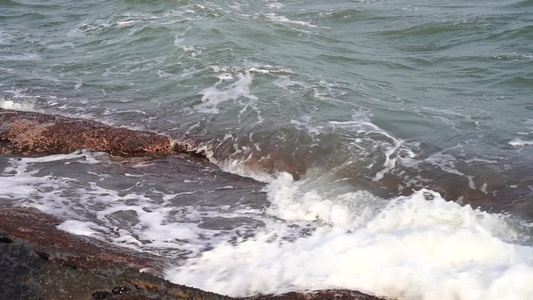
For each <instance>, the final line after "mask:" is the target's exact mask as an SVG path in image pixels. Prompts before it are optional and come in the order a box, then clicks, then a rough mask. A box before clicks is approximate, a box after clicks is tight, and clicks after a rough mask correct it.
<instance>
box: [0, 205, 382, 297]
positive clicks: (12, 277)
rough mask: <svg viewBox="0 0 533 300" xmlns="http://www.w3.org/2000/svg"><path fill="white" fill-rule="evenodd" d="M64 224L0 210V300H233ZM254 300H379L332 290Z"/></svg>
mask: <svg viewBox="0 0 533 300" xmlns="http://www.w3.org/2000/svg"><path fill="white" fill-rule="evenodd" d="M60 223H61V220H59V219H57V218H55V217H52V216H49V215H46V214H43V213H41V212H39V211H38V210H36V209H32V208H21V207H8V206H4V207H0V299H198V300H200V299H205V300H211V299H234V298H230V297H227V296H224V295H219V294H215V293H210V292H205V291H202V290H199V289H195V288H190V287H186V286H182V285H177V284H173V283H171V282H169V281H167V280H164V279H162V278H161V277H159V276H158V275H160V274H161V272H162V270H163V268H164V265H165V261H164V258H161V257H158V256H155V255H150V254H146V253H140V252H136V251H133V250H129V249H127V248H121V247H117V246H113V245H110V244H108V243H106V242H102V241H99V240H95V239H92V238H88V237H80V236H76V235H72V234H69V233H67V232H64V231H61V230H58V229H57V228H56V226H57V225H59V224H60ZM142 269H144V270H147V272H140V271H139V270H142ZM252 299H257V300H266V299H279V300H289V299H295V300H308V299H309V300H310V299H361V300H363V299H364V300H377V299H381V298H376V297H373V296H369V295H365V294H362V293H358V292H355V291H345V290H329V291H317V292H310V293H307V294H303V293H287V294H283V295H268V296H256V297H251V298H248V300H252Z"/></svg>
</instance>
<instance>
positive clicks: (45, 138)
mask: <svg viewBox="0 0 533 300" xmlns="http://www.w3.org/2000/svg"><path fill="white" fill-rule="evenodd" d="M189 148H190V147H189V145H187V144H179V143H175V144H171V142H170V139H169V138H168V137H167V136H165V135H162V134H159V133H156V132H152V131H146V130H132V129H128V128H122V127H113V126H109V125H105V124H102V123H99V122H95V121H90V120H85V119H75V118H68V117H63V116H56V115H46V114H41V113H37V112H26V111H15V110H8V109H2V108H0V153H4V154H23V155H47V154H60V153H71V152H74V151H76V150H81V149H87V150H92V151H102V152H107V153H109V154H112V155H116V156H125V157H136V156H162V155H168V154H172V153H183V152H191V151H189ZM192 154H195V153H192Z"/></svg>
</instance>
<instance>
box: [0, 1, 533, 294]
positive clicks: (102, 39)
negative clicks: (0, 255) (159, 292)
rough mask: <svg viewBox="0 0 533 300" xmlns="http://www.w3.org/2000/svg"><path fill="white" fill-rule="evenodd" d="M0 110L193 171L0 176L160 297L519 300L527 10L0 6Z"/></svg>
mask: <svg viewBox="0 0 533 300" xmlns="http://www.w3.org/2000/svg"><path fill="white" fill-rule="evenodd" d="M0 107H2V108H8V109H15V110H24V111H36V112H41V113H46V114H54V115H62V116H68V117H75V118H83V119H90V120H95V121H99V122H102V123H105V124H110V125H113V126H118V127H126V128H133V129H141V130H150V131H154V132H159V133H161V134H164V135H167V136H168V137H170V138H171V139H172V141H174V142H177V143H185V144H188V145H189V146H190V147H191V149H194V150H196V151H203V152H204V153H205V154H206V155H207V158H208V161H202V160H199V159H196V158H194V157H191V156H187V155H170V156H166V157H151V158H143V157H141V158H122V157H114V156H110V155H109V154H106V153H101V152H94V151H90V149H80V151H77V152H74V153H67V154H56V155H47V156H37V157H33V156H32V157H24V156H20V155H1V156H0V204H2V205H4V206H5V205H8V206H22V207H34V208H38V209H39V210H41V211H43V212H45V213H48V214H52V215H55V216H57V217H58V218H60V219H61V220H62V223H61V225H59V226H58V227H59V228H60V229H62V230H65V231H67V232H71V233H74V234H78V235H84V236H90V237H93V238H96V239H101V240H105V241H108V242H111V243H113V244H116V245H120V246H123V247H128V248H131V249H135V250H137V251H142V252H149V253H152V254H154V255H158V256H161V257H162V258H164V259H165V260H166V261H167V266H166V268H165V270H164V277H165V278H166V279H168V280H170V281H172V282H175V283H178V284H185V285H188V286H193V287H197V288H201V289H204V290H208V291H213V292H217V293H221V294H224V295H230V296H235V297H245V296H254V295H259V294H272V293H274V294H277V293H284V292H289V291H313V290H320V289H352V290H358V291H362V292H365V293H369V294H373V295H377V296H384V297H390V298H394V299H438V300H446V299H450V300H451V299H467V300H470V299H507V300H510V299H516V300H531V299H533V1H532V0H500V1H491V0H470V1H459V0H447V1H441V0H424V1H422V0H376V1H359V0H330V1H318V0H255V1H252V0H248V1H246V0H228V1H223V0H154V1H148V0H94V1H73V0H46V1H30V0H0ZM0 126H1V125H0ZM147 268H148V269H149V266H147ZM148 271H149V270H148Z"/></svg>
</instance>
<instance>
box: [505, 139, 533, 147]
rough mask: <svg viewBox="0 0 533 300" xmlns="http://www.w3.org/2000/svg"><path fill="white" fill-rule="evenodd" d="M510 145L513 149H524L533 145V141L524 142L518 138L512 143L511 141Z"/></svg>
mask: <svg viewBox="0 0 533 300" xmlns="http://www.w3.org/2000/svg"><path fill="white" fill-rule="evenodd" d="M509 145H511V146H513V147H524V146H531V145H533V141H524V140H522V139H519V138H516V139H514V140H512V141H509Z"/></svg>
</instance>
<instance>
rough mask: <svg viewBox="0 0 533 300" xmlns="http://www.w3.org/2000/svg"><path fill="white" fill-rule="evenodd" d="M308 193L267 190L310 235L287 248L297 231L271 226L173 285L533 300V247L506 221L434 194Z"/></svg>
mask: <svg viewBox="0 0 533 300" xmlns="http://www.w3.org/2000/svg"><path fill="white" fill-rule="evenodd" d="M304 186H305V183H300V182H298V183H295V182H293V181H292V179H291V177H290V176H288V175H285V176H280V177H279V178H278V179H277V180H275V181H274V182H272V183H271V184H270V185H269V186H268V188H267V190H268V194H269V200H270V201H271V203H272V205H271V207H270V208H269V209H268V213H269V214H270V215H271V216H273V217H275V218H279V219H280V220H285V221H286V220H289V221H292V222H296V224H301V222H304V223H307V222H309V221H314V222H312V223H311V224H315V225H314V226H315V227H313V229H312V230H311V231H310V232H311V233H308V234H307V235H304V236H302V237H300V238H296V239H289V240H287V239H286V236H287V231H288V230H289V229H290V227H283V226H269V227H268V228H267V229H266V230H264V231H262V232H260V233H259V234H257V236H256V237H255V238H254V239H249V240H246V241H241V242H239V243H237V244H230V243H224V244H219V245H218V246H216V247H215V248H214V249H213V250H210V251H208V252H205V253H203V254H202V256H201V257H198V258H196V259H192V260H190V261H189V262H188V263H187V264H186V265H184V266H182V267H178V268H174V269H169V270H168V272H167V277H168V278H169V279H170V280H172V281H175V282H180V283H183V284H186V285H193V286H197V287H200V288H203V289H207V290H211V291H215V292H220V293H225V294H230V295H232V296H249V295H253V294H258V293H266V294H268V293H281V292H286V291H292V290H300V291H303V290H316V289H328V288H346V289H356V290H361V291H366V292H370V293H374V294H377V295H382V296H389V297H393V298H401V299H502V298H505V299H529V298H531V297H532V296H533V286H532V285H531V282H533V247H532V246H531V240H530V237H529V236H524V231H523V230H524V229H523V228H520V226H517V225H516V224H512V223H511V222H510V221H509V219H508V218H507V217H505V216H502V215H494V214H490V213H486V212H481V211H479V210H475V209H472V208H471V207H469V206H465V207H462V206H460V205H458V204H456V203H453V202H446V201H445V200H444V199H442V198H441V197H440V196H439V195H438V194H437V193H434V192H431V191H428V190H421V191H418V192H416V193H415V194H413V195H412V196H409V197H399V198H396V199H394V200H392V201H389V202H384V201H377V203H376V201H371V200H369V197H371V196H369V195H364V193H363V194H361V193H348V194H344V195H340V196H339V198H342V199H343V201H339V200H340V199H327V198H322V197H321V193H320V192H317V191H313V190H309V191H307V192H304V191H305V190H306V189H308V187H307V188H304ZM374 200H375V199H374ZM365 201H368V202H367V203H365ZM354 202H361V203H363V204H362V205H359V204H357V203H354ZM369 203H372V204H370V205H368V204H369ZM364 209H368V213H366V214H364V213H363V214H361V210H364ZM361 215H366V218H365V217H361ZM278 225H279V224H278Z"/></svg>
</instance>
